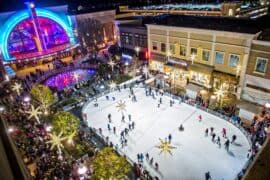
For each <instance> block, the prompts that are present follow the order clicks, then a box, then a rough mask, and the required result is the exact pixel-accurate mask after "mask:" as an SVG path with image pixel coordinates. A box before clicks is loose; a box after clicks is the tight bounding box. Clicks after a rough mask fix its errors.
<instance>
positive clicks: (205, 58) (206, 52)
mask: <svg viewBox="0 0 270 180" xmlns="http://www.w3.org/2000/svg"><path fill="white" fill-rule="evenodd" d="M209 58H210V51H209V50H205V49H204V50H203V52H202V60H203V61H209Z"/></svg>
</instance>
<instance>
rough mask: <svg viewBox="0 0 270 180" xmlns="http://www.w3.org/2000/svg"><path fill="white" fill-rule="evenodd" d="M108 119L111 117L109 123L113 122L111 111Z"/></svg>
mask: <svg viewBox="0 0 270 180" xmlns="http://www.w3.org/2000/svg"><path fill="white" fill-rule="evenodd" d="M108 119H109V123H111V122H112V115H111V113H109V114H108Z"/></svg>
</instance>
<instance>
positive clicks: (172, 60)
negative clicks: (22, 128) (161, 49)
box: [168, 58, 188, 67]
mask: <svg viewBox="0 0 270 180" xmlns="http://www.w3.org/2000/svg"><path fill="white" fill-rule="evenodd" d="M168 62H169V63H172V64H179V65H181V66H185V67H187V65H188V64H187V62H185V61H182V60H176V59H173V58H169V59H168Z"/></svg>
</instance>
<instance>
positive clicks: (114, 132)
mask: <svg viewBox="0 0 270 180" xmlns="http://www.w3.org/2000/svg"><path fill="white" fill-rule="evenodd" d="M113 134H116V127H115V126H114V127H113Z"/></svg>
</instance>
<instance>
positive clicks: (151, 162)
mask: <svg viewBox="0 0 270 180" xmlns="http://www.w3.org/2000/svg"><path fill="white" fill-rule="evenodd" d="M153 162H154V158H153V157H152V158H151V159H150V161H149V164H150V165H152V164H153Z"/></svg>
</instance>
